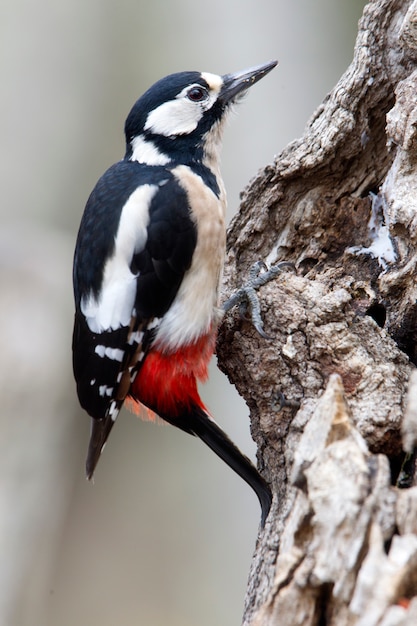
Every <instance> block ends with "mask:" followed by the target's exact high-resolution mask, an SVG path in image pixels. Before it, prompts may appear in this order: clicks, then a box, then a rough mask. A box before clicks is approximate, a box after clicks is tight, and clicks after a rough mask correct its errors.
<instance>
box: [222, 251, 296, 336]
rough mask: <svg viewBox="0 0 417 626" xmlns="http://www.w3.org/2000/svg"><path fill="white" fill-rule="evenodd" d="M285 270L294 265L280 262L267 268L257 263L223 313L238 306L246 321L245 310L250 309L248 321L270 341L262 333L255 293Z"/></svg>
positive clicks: (292, 267) (264, 334) (226, 304)
mask: <svg viewBox="0 0 417 626" xmlns="http://www.w3.org/2000/svg"><path fill="white" fill-rule="evenodd" d="M286 269H291V270H294V264H293V263H290V262H289V261H281V262H280V263H277V264H276V265H273V266H272V267H268V266H267V265H266V263H264V261H257V262H256V263H254V264H253V265H252V267H251V268H250V271H249V280H248V282H247V283H246V284H245V285H243V287H241V288H240V289H238V290H237V291H236V293H234V294H233V296H231V297H230V298H229V299H228V300H226V302H225V303H224V305H223V308H224V310H225V312H227V311H230V309H231V308H233V307H234V306H236V305H239V310H240V314H241V316H242V318H245V319H247V315H246V312H247V309H248V307H249V309H250V320H251V321H252V324H253V325H254V327H255V329H256V330H257V331H258V333H259V334H260V335H261V337H263V338H264V339H270V337H269V336H268V335H267V334H266V332H265V331H264V326H263V321H262V316H261V305H260V303H259V298H258V296H257V293H256V291H257V290H258V289H259V287H262V285H266V283H269V281H271V280H273V279H274V278H276V277H277V276H278V274H280V273H281V272H283V271H285V270H286Z"/></svg>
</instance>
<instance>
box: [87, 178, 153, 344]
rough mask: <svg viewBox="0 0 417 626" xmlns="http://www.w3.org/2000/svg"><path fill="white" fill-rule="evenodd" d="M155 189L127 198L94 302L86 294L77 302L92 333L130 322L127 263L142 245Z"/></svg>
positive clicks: (132, 285)
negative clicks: (79, 302) (111, 253)
mask: <svg viewBox="0 0 417 626" xmlns="http://www.w3.org/2000/svg"><path fill="white" fill-rule="evenodd" d="M157 190H158V186H157V185H142V186H140V187H139V188H138V189H136V190H135V191H134V192H133V193H132V194H131V195H130V197H129V199H128V200H127V202H126V204H125V205H124V207H123V209H122V213H121V216H120V222H119V228H118V230H117V235H116V238H115V246H114V251H113V255H112V256H111V257H110V258H109V259H108V260H107V262H106V265H105V267H104V274H103V282H102V285H101V290H100V294H99V296H98V299H96V298H95V297H94V294H93V293H91V292H90V293H89V294H88V296H87V297H84V298H83V299H82V300H81V311H82V313H83V315H84V316H85V318H86V321H87V324H88V327H89V329H90V330H91V332H93V333H101V332H103V331H105V330H116V329H117V328H120V327H121V326H128V325H129V323H130V318H131V316H132V310H133V306H134V302H135V295H136V275H135V274H133V273H132V272H131V270H130V264H131V261H132V257H133V255H134V254H135V253H138V252H140V251H141V250H143V248H144V246H145V243H146V237H147V227H148V224H149V205H150V203H151V201H152V198H153V196H154V195H155V193H156V192H157ZM106 356H107V355H106Z"/></svg>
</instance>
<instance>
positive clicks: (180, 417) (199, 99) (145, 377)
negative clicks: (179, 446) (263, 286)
mask: <svg viewBox="0 0 417 626" xmlns="http://www.w3.org/2000/svg"><path fill="white" fill-rule="evenodd" d="M275 65H276V62H275V61H273V62H270V63H267V64H265V65H261V66H259V67H254V68H251V69H249V70H247V71H243V72H238V73H235V74H226V75H224V76H217V75H214V74H209V73H204V72H203V73H199V72H181V73H177V74H172V75H170V76H167V77H166V78H163V79H162V80H160V81H158V82H157V83H155V84H154V85H153V86H152V87H151V88H150V89H148V91H146V92H145V93H144V95H143V96H142V97H141V98H139V100H138V101H137V102H136V104H135V105H134V106H133V108H132V110H131V111H130V113H129V115H128V117H127V120H126V124H125V134H126V154H125V157H124V159H122V160H121V161H119V162H118V163H116V164H115V165H113V166H112V167H110V169H108V170H107V172H106V173H105V174H104V175H103V176H102V178H100V180H99V181H98V183H97V185H96V187H95V188H94V190H93V192H92V193H91V195H90V197H89V199H88V202H87V205H86V208H85V212H84V215H83V217H82V220H81V225H80V229H79V233H78V239H77V244H76V249H75V256H74V271H73V278H74V295H75V309H76V310H75V323H74V334H73V368H74V375H75V379H76V382H77V392H78V397H79V401H80V403H81V406H82V407H83V408H84V409H85V410H86V411H87V412H88V413H89V414H90V416H91V417H92V420H91V437H90V444H89V449H88V455H87V463H86V472H87V477H88V478H89V479H91V478H92V476H93V473H94V470H95V467H96V465H97V462H98V460H99V457H100V454H101V452H102V450H103V447H104V444H105V443H106V440H107V438H108V436H109V434H110V431H111V429H112V427H113V424H114V422H115V420H116V418H117V415H118V413H119V411H120V409H121V407H122V405H123V404H125V405H127V407H128V408H129V409H132V410H133V411H135V412H137V413H140V412H141V411H143V410H148V411H151V412H153V413H155V414H157V415H158V416H159V417H161V418H162V419H163V420H165V421H167V422H169V423H170V424H173V425H174V426H177V427H178V428H181V429H182V430H184V431H185V432H187V433H190V434H192V435H197V436H198V437H200V438H201V439H202V440H203V441H204V442H205V443H206V444H207V445H208V446H209V447H210V448H212V450H214V452H215V453H216V454H218V456H220V457H221V458H222V459H223V460H224V461H225V462H226V463H227V464H228V465H229V466H230V467H231V468H233V469H234V470H235V471H236V472H237V473H238V474H239V475H240V476H241V477H242V478H243V479H244V480H245V481H246V482H247V483H248V484H249V485H250V486H251V487H252V488H253V489H254V490H255V492H256V494H257V496H258V498H259V501H260V503H261V508H262V524H264V522H265V519H266V516H267V514H268V511H269V508H270V504H271V492H270V489H269V487H268V485H267V483H266V482H265V481H264V479H263V478H262V477H261V476H260V474H259V473H258V471H257V470H256V468H255V467H254V465H253V464H252V463H251V462H250V461H249V459H247V458H246V457H245V456H244V455H243V454H242V453H241V452H240V451H239V450H238V448H237V447H236V446H235V445H234V444H233V443H232V441H231V440H230V439H229V438H228V437H227V435H226V434H225V433H224V432H223V431H222V430H221V429H220V428H219V426H218V425H217V424H216V423H215V422H214V420H213V419H212V417H211V416H210V414H209V412H208V410H207V409H206V407H205V406H204V404H203V402H202V400H201V399H200V396H199V394H198V390H197V380H201V381H204V380H205V379H206V378H207V366H208V363H209V361H210V359H211V357H212V355H213V352H214V348H215V342H216V334H217V328H218V325H219V323H220V320H221V317H222V312H221V310H220V309H219V303H218V296H219V293H218V292H219V281H220V276H221V272H222V267H223V261H224V255H225V241H226V229H225V207H226V197H225V191H224V186H223V181H222V179H221V175H220V171H219V151H220V145H221V139H222V133H223V127H224V122H225V119H226V117H227V113H228V111H229V110H230V108H231V105H232V104H233V103H234V102H236V101H237V99H238V98H239V96H240V95H241V94H243V93H244V92H245V91H246V90H247V89H248V88H249V87H250V86H251V85H253V84H254V83H256V82H257V81H258V80H260V79H261V78H262V77H263V76H265V75H266V74H267V73H268V72H269V71H270V70H272V68H274V67H275ZM143 407H145V409H144V408H143Z"/></svg>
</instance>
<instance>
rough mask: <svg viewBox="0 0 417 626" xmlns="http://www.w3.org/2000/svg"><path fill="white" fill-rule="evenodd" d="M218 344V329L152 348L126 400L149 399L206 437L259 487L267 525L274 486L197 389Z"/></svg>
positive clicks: (134, 405) (134, 404) (137, 406)
mask: <svg viewBox="0 0 417 626" xmlns="http://www.w3.org/2000/svg"><path fill="white" fill-rule="evenodd" d="M214 346H215V334H214V333H211V334H209V335H205V336H204V337H202V338H200V339H199V340H198V341H196V342H195V343H193V344H189V345H188V346H185V347H182V348H180V349H178V350H177V351H176V352H175V353H164V352H163V351H162V350H160V349H155V348H153V349H151V350H150V352H149V353H148V355H147V357H146V359H145V361H144V363H143V365H142V367H141V369H140V370H139V373H138V375H137V377H136V379H135V381H134V383H133V385H132V387H131V390H130V397H129V399H128V402H127V406H128V408H130V409H131V410H134V411H135V412H139V411H140V410H141V405H144V406H145V407H147V408H149V409H151V410H152V411H154V412H155V413H156V414H157V415H159V416H160V417H161V418H162V419H164V420H165V421H167V422H169V423H170V424H172V425H173V426H177V427H178V428H181V429H182V430H184V431H186V432H188V433H190V434H192V435H196V436H198V437H199V438H200V439H201V440H202V441H204V443H205V444H206V445H208V446H209V447H210V448H211V449H212V450H213V451H214V452H215V453H216V454H217V455H218V456H219V457H220V458H221V459H222V460H223V461H225V463H227V465H229V467H231V468H232V469H233V470H234V471H235V472H236V473H237V474H238V475H239V476H241V477H242V478H243V479H244V480H245V481H246V482H247V483H248V484H249V485H250V486H251V487H252V488H253V489H254V491H255V493H256V495H257V496H258V498H259V502H260V504H261V509H262V518H261V524H262V526H263V525H264V524H265V520H266V517H267V515H268V512H269V509H270V506H271V500H272V497H271V492H270V489H269V487H268V485H267V483H266V482H265V481H264V480H263V478H262V477H261V476H260V475H259V473H258V471H257V469H256V468H255V466H254V465H253V464H252V462H251V461H250V460H249V459H248V458H247V457H246V456H245V455H243V454H242V453H241V452H240V450H239V449H238V448H237V447H236V446H235V444H234V443H233V442H232V441H231V440H230V439H229V437H228V436H227V435H226V433H224V432H223V431H222V429H221V428H220V427H219V426H218V425H217V424H216V423H215V421H214V420H213V419H212V417H211V416H210V414H209V412H208V410H207V409H206V407H205V406H204V404H203V402H202V400H201V398H200V396H199V393H198V389H197V379H198V380H201V381H204V380H206V379H207V376H208V371H207V368H208V363H209V361H210V359H211V357H212V355H213V352H214Z"/></svg>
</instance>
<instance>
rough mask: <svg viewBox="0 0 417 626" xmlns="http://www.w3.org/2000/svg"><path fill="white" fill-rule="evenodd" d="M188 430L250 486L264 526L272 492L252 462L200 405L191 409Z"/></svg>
mask: <svg viewBox="0 0 417 626" xmlns="http://www.w3.org/2000/svg"><path fill="white" fill-rule="evenodd" d="M190 430H191V431H192V432H193V433H194V434H195V435H196V436H197V437H199V438H200V439H201V440H202V441H204V443H205V444H206V445H207V446H209V448H211V449H212V450H213V452H215V453H216V454H217V455H218V456H219V457H220V458H221V459H222V460H223V461H224V462H225V463H227V465H228V466H229V467H231V468H232V469H233V470H234V471H235V472H236V473H237V474H238V475H239V476H240V477H241V478H243V480H245V481H246V482H247V483H248V485H250V486H251V487H252V489H253V490H254V491H255V493H256V495H257V496H258V499H259V502H260V504H261V511H262V516H261V525H262V527H264V525H265V520H266V518H267V517H268V513H269V509H270V508H271V502H272V494H271V490H270V488H269V486H268V484H267V482H266V481H265V480H264V479H263V478H262V476H261V475H260V474H259V472H258V470H257V469H256V467H255V466H254V465H253V463H252V462H251V461H250V460H249V459H248V458H247V457H246V456H245V455H244V454H242V452H241V451H240V450H239V448H238V447H237V446H235V444H234V443H233V441H231V440H230V439H229V437H228V436H227V435H226V433H225V432H223V430H222V429H221V428H220V427H219V426H218V425H217V424H216V422H214V421H213V420H212V419H211V418H210V417H209V416H208V415H207V413H206V412H205V411H204V410H203V409H202V408H200V407H195V409H194V410H193V415H192V418H191V420H190Z"/></svg>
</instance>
